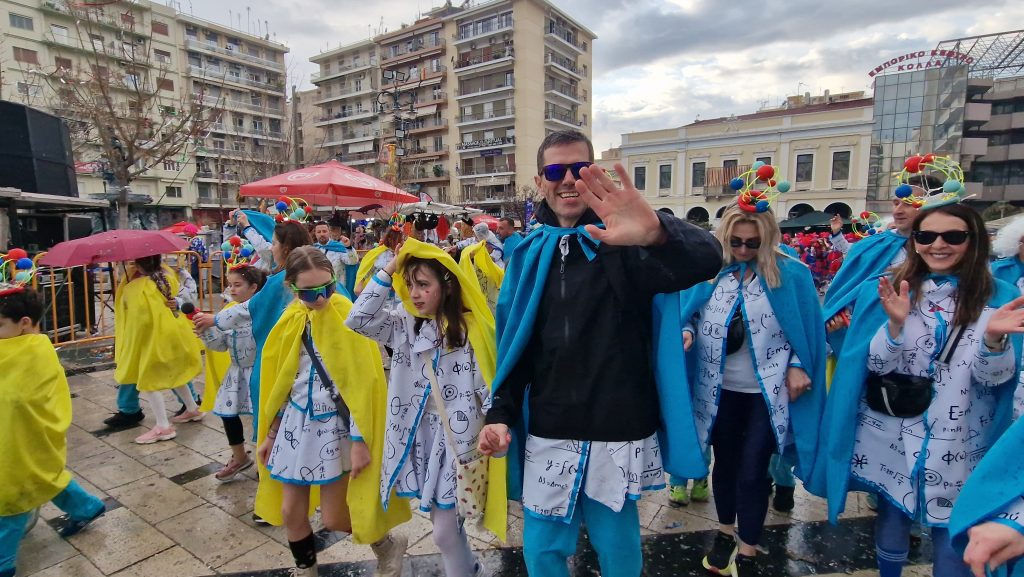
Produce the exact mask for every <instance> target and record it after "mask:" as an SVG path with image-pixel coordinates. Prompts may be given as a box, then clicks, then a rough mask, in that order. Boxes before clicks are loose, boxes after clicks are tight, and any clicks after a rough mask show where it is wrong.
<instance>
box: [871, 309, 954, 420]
mask: <svg viewBox="0 0 1024 577" xmlns="http://www.w3.org/2000/svg"><path fill="white" fill-rule="evenodd" d="M963 334H964V331H963V327H957V330H956V334H955V335H953V337H952V338H950V339H948V340H947V341H946V348H945V350H944V351H943V352H944V354H943V355H942V360H941V362H943V363H945V364H947V365H948V364H949V361H950V360H951V359H952V358H953V351H955V350H956V347H957V345H958V344H959V343H960V337H962V336H963ZM933 395H934V391H933V389H932V379H931V377H921V376H917V375H905V374H903V373H895V372H893V373H886V374H884V375H880V374H878V373H874V372H871V373H868V381H867V395H866V399H865V400H866V401H867V403H868V407H869V408H871V409H872V410H874V411H878V412H879V413H883V414H886V415H889V416H890V417H899V418H902V419H909V418H912V417H919V416H921V415H923V414H924V412H925V411H927V410H928V406H929V405H931V404H932V396H933Z"/></svg>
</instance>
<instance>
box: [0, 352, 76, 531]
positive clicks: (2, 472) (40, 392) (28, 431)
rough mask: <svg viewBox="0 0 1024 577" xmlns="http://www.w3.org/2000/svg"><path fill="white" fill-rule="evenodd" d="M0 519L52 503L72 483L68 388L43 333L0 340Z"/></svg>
mask: <svg viewBox="0 0 1024 577" xmlns="http://www.w3.org/2000/svg"><path fill="white" fill-rule="evenodd" d="M0 367H3V370H2V371H0V517H8V516H10V515H20V514H21V513H25V512H26V511H31V510H32V509H35V508H36V507H38V506H40V505H42V504H43V503H45V502H47V501H49V500H50V499H53V498H54V497H56V496H57V494H58V493H60V492H61V491H63V490H64V488H65V487H67V486H68V483H70V482H71V473H69V472H68V471H67V470H66V469H65V468H64V467H65V465H66V462H67V441H66V440H65V436H64V435H65V433H67V430H68V427H69V426H70V425H71V390H70V389H69V388H68V380H67V379H66V378H65V377H64V368H63V367H61V365H60V361H59V360H57V352H56V351H54V350H53V345H52V344H50V339H48V338H47V337H46V335H35V334H32V335H21V336H19V337H14V338H10V339H0Z"/></svg>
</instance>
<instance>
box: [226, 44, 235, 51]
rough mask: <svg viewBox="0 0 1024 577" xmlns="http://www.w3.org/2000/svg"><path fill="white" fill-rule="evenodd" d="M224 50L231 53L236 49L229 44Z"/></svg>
mask: <svg viewBox="0 0 1024 577" xmlns="http://www.w3.org/2000/svg"><path fill="white" fill-rule="evenodd" d="M224 49H225V50H227V51H229V52H230V51H232V50H234V49H235V47H234V46H232V45H230V44H228V45H226V46H224Z"/></svg>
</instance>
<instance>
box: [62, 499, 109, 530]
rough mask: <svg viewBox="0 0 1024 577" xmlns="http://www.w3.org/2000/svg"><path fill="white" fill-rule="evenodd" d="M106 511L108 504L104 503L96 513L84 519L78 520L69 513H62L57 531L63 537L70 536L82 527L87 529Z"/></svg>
mask: <svg viewBox="0 0 1024 577" xmlns="http://www.w3.org/2000/svg"><path fill="white" fill-rule="evenodd" d="M106 512H107V506H106V505H103V506H102V507H100V510H99V511H97V512H96V514H95V515H93V516H92V517H90V518H88V519H86V520H84V521H77V520H75V519H72V518H70V517H68V516H67V515H62V516H61V517H60V519H58V521H57V522H58V526H59V529H57V533H58V534H59V535H60V536H61V537H70V536H72V535H76V534H78V533H79V532H80V531H81V530H82V529H85V528H86V527H87V526H89V524H90V523H92V522H93V521H95V520H96V519H99V518H100V517H102V516H103V514H104V513H106Z"/></svg>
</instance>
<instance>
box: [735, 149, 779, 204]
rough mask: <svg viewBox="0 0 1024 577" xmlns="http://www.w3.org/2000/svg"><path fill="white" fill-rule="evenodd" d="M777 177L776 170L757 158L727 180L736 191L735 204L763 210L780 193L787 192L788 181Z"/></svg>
mask: <svg viewBox="0 0 1024 577" xmlns="http://www.w3.org/2000/svg"><path fill="white" fill-rule="evenodd" d="M777 179H778V170H776V168H775V167H774V166H772V165H770V164H765V163H764V162H762V161H760V160H759V161H757V162H755V163H754V164H752V165H751V166H750V170H748V171H746V172H744V173H743V174H741V175H739V176H737V177H736V178H734V179H732V180H731V181H729V186H730V187H731V188H732V189H733V190H735V191H737V193H738V197H737V198H736V204H737V205H738V206H739V207H740V209H742V210H745V211H747V212H765V211H767V210H768V209H769V208H770V207H771V202H772V201H773V200H775V199H776V198H777V197H778V196H779V195H780V194H782V193H784V192H789V189H790V184H789V181H788V180H777ZM759 187H760V188H759Z"/></svg>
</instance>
